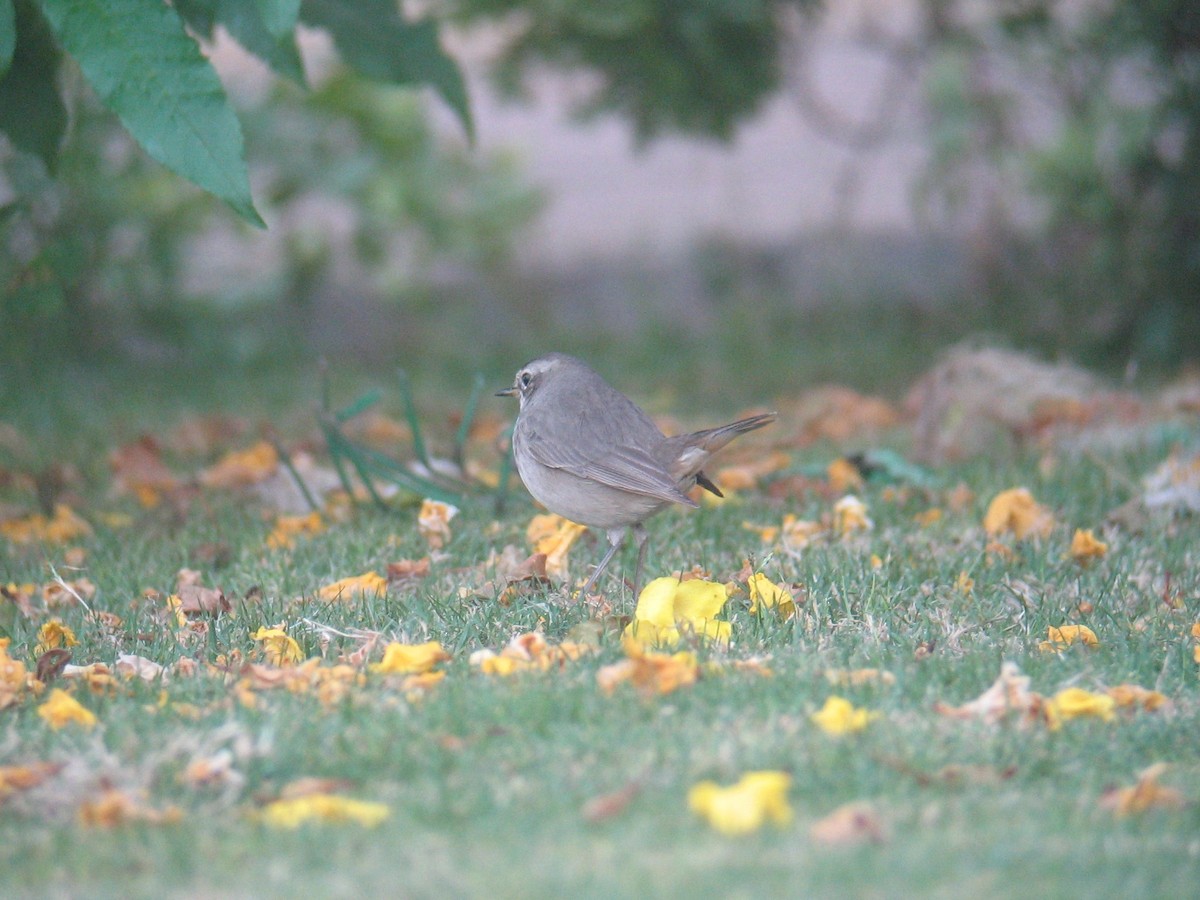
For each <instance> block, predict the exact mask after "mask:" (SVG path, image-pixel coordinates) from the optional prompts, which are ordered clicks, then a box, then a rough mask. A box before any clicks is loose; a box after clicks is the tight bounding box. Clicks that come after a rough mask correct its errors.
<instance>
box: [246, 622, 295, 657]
mask: <svg viewBox="0 0 1200 900" xmlns="http://www.w3.org/2000/svg"><path fill="white" fill-rule="evenodd" d="M251 637H252V638H253V639H254V640H256V641H258V642H259V643H261V644H262V652H263V656H265V657H266V659H267V662H269V663H270V664H271V665H273V666H288V665H291V664H292V663H297V662H299V661H300V660H302V659H304V652H303V651H302V650H301V649H300V645H299V644H297V643H296V641H295V639H294V638H292V637H289V636H288V633H287V632H286V631H284V630H283V629H282V628H260V629H258V631H256V632H254V634H252V635H251Z"/></svg>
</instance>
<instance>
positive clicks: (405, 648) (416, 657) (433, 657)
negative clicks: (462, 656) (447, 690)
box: [371, 641, 450, 675]
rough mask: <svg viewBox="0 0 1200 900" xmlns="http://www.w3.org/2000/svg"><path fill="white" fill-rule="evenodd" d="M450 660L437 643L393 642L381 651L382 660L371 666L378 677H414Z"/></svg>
mask: <svg viewBox="0 0 1200 900" xmlns="http://www.w3.org/2000/svg"><path fill="white" fill-rule="evenodd" d="M449 658H450V654H449V653H447V652H446V651H445V650H444V649H443V648H442V645H441V644H440V643H439V642H438V641H427V642H425V643H424V644H401V643H397V642H395V641H393V642H392V643H390V644H388V645H387V646H386V647H385V648H384V650H383V660H382V661H380V662H377V663H375V664H374V665H372V666H371V671H372V672H375V673H377V674H380V675H415V674H417V673H420V672H428V671H429V670H431V669H432V668H433V667H434V666H436V665H437V664H438V663H440V662H444V661H446V660H448V659H449Z"/></svg>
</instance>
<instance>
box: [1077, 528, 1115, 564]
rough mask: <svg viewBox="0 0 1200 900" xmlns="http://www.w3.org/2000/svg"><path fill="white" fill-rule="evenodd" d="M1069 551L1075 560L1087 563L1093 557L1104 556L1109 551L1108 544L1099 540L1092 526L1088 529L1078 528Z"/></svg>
mask: <svg viewBox="0 0 1200 900" xmlns="http://www.w3.org/2000/svg"><path fill="white" fill-rule="evenodd" d="M1068 552H1069V554H1070V557H1071V558H1072V559H1073V560H1075V562H1077V563H1079V564H1080V565H1086V564H1087V563H1089V562H1091V561H1092V560H1093V559H1100V558H1101V557H1102V556H1104V554H1106V553H1107V552H1108V544H1106V543H1104V541H1102V540H1099V539H1098V538H1097V537H1096V535H1095V534H1093V533H1092V530H1091V529H1090V528H1089V529H1087V530H1086V531H1085V530H1084V529H1082V528H1077V529H1075V536H1074V537H1072V538H1071V549H1070V551H1068Z"/></svg>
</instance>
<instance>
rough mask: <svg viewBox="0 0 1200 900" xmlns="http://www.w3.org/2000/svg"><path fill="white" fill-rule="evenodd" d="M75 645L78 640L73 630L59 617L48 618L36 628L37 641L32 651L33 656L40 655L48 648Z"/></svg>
mask: <svg viewBox="0 0 1200 900" xmlns="http://www.w3.org/2000/svg"><path fill="white" fill-rule="evenodd" d="M77 646H79V640H78V639H77V638H76V637H75V632H74V631H72V630H71V629H70V628H68V627H67V626H66V625H64V624H63V623H62V620H61V619H50V620H49V621H48V622H46V623H45V624H43V625H42V627H41V628H39V629H38V642H37V646H36V647H34V649H33V652H34V655H35V656H41V655H42V654H43V653H45V652H46V651H48V650H55V649H57V648H59V647H77Z"/></svg>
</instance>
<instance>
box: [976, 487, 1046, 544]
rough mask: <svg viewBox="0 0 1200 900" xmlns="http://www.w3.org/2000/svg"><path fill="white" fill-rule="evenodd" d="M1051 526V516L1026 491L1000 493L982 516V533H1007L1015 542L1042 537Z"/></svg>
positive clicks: (1022, 489) (1010, 490)
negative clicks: (1014, 538)
mask: <svg viewBox="0 0 1200 900" xmlns="http://www.w3.org/2000/svg"><path fill="white" fill-rule="evenodd" d="M1053 527H1054V517H1053V516H1052V515H1051V514H1050V511H1049V510H1047V509H1046V508H1045V507H1044V506H1042V505H1041V504H1039V503H1038V502H1037V501H1036V500H1034V499H1033V494H1031V493H1030V492H1029V489H1028V488H1023V487H1022V488H1010V489H1009V490H1007V491H1001V492H1000V493H999V494H997V495H996V496H995V497H994V498H993V499H992V502H991V503H990V504H989V505H988V508H987V513H985V514H984V517H983V530H984V531H986V532H987V533H988V534H989V535H992V536H993V537H994V536H996V535H1000V534H1004V533H1006V532H1008V533H1011V534H1012V535H1013V536H1015V537H1016V539H1017V540H1024V539H1025V538H1026V537H1029V536H1033V537H1045V536H1046V535H1048V534H1049V533H1050V530H1051V529H1052V528H1053Z"/></svg>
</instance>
